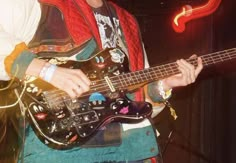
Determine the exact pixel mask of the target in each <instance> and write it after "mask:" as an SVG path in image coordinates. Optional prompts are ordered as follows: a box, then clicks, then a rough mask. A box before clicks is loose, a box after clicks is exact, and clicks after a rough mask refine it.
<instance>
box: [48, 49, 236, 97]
mask: <svg viewBox="0 0 236 163" xmlns="http://www.w3.org/2000/svg"><path fill="white" fill-rule="evenodd" d="M231 53H233V52H231ZM205 56H206V55H205ZM213 57H214V58H211V59H210V61H212V59H214V61H212V63H217V62H221V61H222V59H225V58H226V59H227V60H229V59H231V58H229V57H227V56H225V58H222V57H221V58H218V61H217V59H215V58H216V57H219V56H213ZM207 59H209V58H204V60H203V62H204V61H207ZM173 64H174V67H175V66H176V63H169V64H166V65H162V66H158V67H152V68H150V69H158V68H160V67H164V69H163V70H166V69H168V68H170V69H171V70H173V69H172V67H173V66H171V65H173ZM210 64H211V63H210ZM206 65H207V63H206ZM167 66H169V67H167ZM142 71H145V70H141V72H142ZM150 71H151V70H150ZM160 71H161V70H160ZM167 71H169V70H167ZM138 72H139V71H135V72H130V73H128V74H122V75H120V76H119V77H122V76H131V77H132V74H135V73H138ZM150 73H152V72H150ZM168 73H169V72H168ZM135 75H137V74H135ZM139 75H140V74H139ZM141 75H142V74H141ZM116 77H117V76H112V77H110V79H111V80H112V78H116ZM118 80H121V79H118ZM104 81H105V80H104V79H101V80H96V81H94V82H95V83H99V82H102V83H101V84H96V88H99V86H100V85H102V86H103V85H104ZM105 85H106V86H107V84H106V83H105ZM55 91H57V90H55ZM51 92H53V90H52V91H51Z"/></svg>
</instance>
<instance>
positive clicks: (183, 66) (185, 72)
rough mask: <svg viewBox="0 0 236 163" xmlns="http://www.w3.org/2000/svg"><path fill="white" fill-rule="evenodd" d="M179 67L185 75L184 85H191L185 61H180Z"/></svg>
mask: <svg viewBox="0 0 236 163" xmlns="http://www.w3.org/2000/svg"><path fill="white" fill-rule="evenodd" d="M178 65H179V69H180V71H181V73H182V75H183V76H182V78H183V80H184V85H186V84H189V83H191V78H190V71H189V68H188V67H187V66H186V65H185V64H183V61H181V60H179V61H178Z"/></svg>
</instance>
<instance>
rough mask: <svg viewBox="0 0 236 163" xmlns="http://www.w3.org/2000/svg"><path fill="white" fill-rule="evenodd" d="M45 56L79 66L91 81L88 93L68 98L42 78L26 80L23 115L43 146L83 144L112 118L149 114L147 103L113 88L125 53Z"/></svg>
mask: <svg viewBox="0 0 236 163" xmlns="http://www.w3.org/2000/svg"><path fill="white" fill-rule="evenodd" d="M46 59H47V60H49V61H50V62H52V63H55V64H57V65H58V66H62V67H68V68H72V69H81V70H82V71H83V72H84V73H85V74H86V75H87V76H88V77H89V79H90V80H91V81H92V82H93V84H92V87H91V91H90V92H88V93H87V94H85V95H83V96H82V97H81V98H78V99H71V98H70V97H69V96H68V95H67V94H66V93H65V92H63V91H61V90H58V89H57V88H55V87H53V86H52V85H50V84H49V83H47V82H44V81H43V80H41V79H33V78H32V77H30V78H28V79H27V80H26V81H25V83H27V84H26V87H25V93H24V97H23V98H24V104H25V105H27V108H28V109H27V111H26V115H27V117H28V119H29V122H30V124H31V126H32V128H33V129H34V131H35V133H36V134H37V136H38V137H39V139H40V140H41V141H42V142H43V143H45V144H46V145H48V146H50V147H52V148H56V149H67V148H71V147H73V146H78V145H82V144H83V143H84V142H86V140H88V139H89V138H90V137H91V136H93V135H94V134H95V133H96V131H98V130H100V129H102V128H103V127H104V126H105V125H106V124H108V123H110V122H112V121H121V122H127V123H133V122H139V121H141V120H143V119H144V118H146V117H148V116H150V115H151V113H152V107H151V105H150V104H149V103H146V102H134V101H131V100H130V99H129V98H127V97H126V95H125V93H126V91H125V90H122V89H116V82H115V81H116V80H113V79H112V78H113V77H115V76H118V75H120V74H124V73H126V72H128V70H129V68H128V65H129V64H128V60H127V58H126V55H125V54H124V53H123V52H122V51H120V50H119V49H107V50H104V51H102V52H100V53H98V54H96V55H95V56H93V57H92V58H91V59H89V60H86V61H83V62H77V61H66V60H60V59H58V58H50V59H49V58H46ZM111 81H112V82H111ZM22 88H23V85H22V87H21V88H20V89H21V91H22V90H23V89H22Z"/></svg>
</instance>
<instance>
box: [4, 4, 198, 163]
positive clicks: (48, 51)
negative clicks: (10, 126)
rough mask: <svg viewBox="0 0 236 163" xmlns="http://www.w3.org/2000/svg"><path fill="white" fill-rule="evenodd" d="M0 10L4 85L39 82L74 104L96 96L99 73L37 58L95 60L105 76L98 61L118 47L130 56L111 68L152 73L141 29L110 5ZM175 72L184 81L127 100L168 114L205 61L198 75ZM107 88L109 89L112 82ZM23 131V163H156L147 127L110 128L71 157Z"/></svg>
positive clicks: (184, 69)
mask: <svg viewBox="0 0 236 163" xmlns="http://www.w3.org/2000/svg"><path fill="white" fill-rule="evenodd" d="M0 6H1V7H0V9H1V10H0V11H1V14H0V49H1V50H0V61H1V63H2V64H1V65H0V72H1V73H0V79H1V80H9V79H11V78H13V77H17V78H19V79H24V77H25V76H26V75H30V76H34V77H37V78H40V79H41V80H42V81H45V82H46V83H50V84H52V85H53V86H54V87H56V88H58V90H62V91H64V92H66V93H67V94H68V95H69V96H70V98H71V99H76V98H78V97H81V95H83V93H86V92H87V91H89V90H90V89H91V87H92V86H93V84H94V83H92V82H91V81H90V80H91V79H93V77H94V75H95V77H97V76H96V75H97V74H96V69H95V70H94V71H92V72H91V71H90V72H91V73H89V74H87V72H86V71H89V70H90V69H91V67H89V66H88V67H87V68H88V70H87V69H86V68H84V67H81V68H76V69H71V68H69V67H60V66H55V65H54V64H52V63H51V62H52V60H50V63H49V62H47V61H46V60H42V59H39V58H38V56H40V57H49V58H52V57H57V59H54V60H53V62H54V63H55V61H56V63H61V62H62V61H64V60H60V59H58V58H63V59H65V58H66V59H70V60H71V59H73V60H79V61H88V60H92V59H94V60H95V62H96V63H95V64H94V65H96V66H97V68H98V67H99V68H101V67H103V66H105V67H106V64H107V63H104V58H102V57H100V56H99V57H98V56H94V55H95V54H96V53H98V52H99V51H101V50H103V49H106V48H116V47H118V48H120V49H122V51H123V52H125V54H124V53H116V54H114V56H112V54H111V56H112V57H111V58H112V59H111V60H112V61H113V62H114V63H123V61H124V58H126V57H127V58H128V61H129V66H128V68H129V69H130V71H137V70H141V69H144V68H148V61H147V56H146V54H145V51H144V49H143V45H142V40H141V38H140V31H139V30H138V29H139V28H138V24H137V22H136V21H135V19H134V17H133V16H132V15H130V14H129V13H128V12H127V11H125V10H124V9H122V8H120V7H119V6H117V5H116V4H114V3H112V2H110V1H109V2H108V1H105V0H104V1H103V0H39V1H36V0H9V1H7V2H4V3H3V2H0ZM58 60H59V61H58ZM109 64H110V63H109ZM177 65H178V69H179V71H180V74H177V75H174V76H170V77H168V78H165V79H162V80H159V81H155V82H152V83H150V84H148V85H147V86H145V88H144V89H143V88H140V89H139V90H138V91H136V92H135V93H132V94H129V95H128V96H129V97H130V98H131V99H133V100H137V101H144V100H146V101H149V102H151V103H152V104H153V107H154V109H155V106H156V107H158V106H159V107H163V105H157V102H163V101H164V100H166V99H168V98H169V97H170V94H171V89H172V88H174V87H178V86H186V85H188V84H191V83H193V82H194V81H195V80H196V78H197V76H198V74H199V73H200V71H201V69H202V62H201V59H200V58H198V66H197V67H196V68H195V67H194V66H193V65H191V64H189V63H187V62H186V61H185V60H183V59H181V60H178V61H177ZM110 66H111V67H110ZM122 66H123V65H122ZM122 66H121V67H122ZM85 67H86V65H85ZM93 68H94V67H93ZM113 68H114V69H116V67H115V66H114V67H112V65H109V68H108V67H107V69H105V70H106V71H107V72H110V71H111V70H110V69H113ZM121 73H122V72H121V71H120V69H116V71H113V72H112V74H113V75H119V74H121ZM106 81H107V83H109V78H108V79H106ZM108 85H109V84H108ZM109 86H111V85H109ZM109 86H107V87H109ZM111 87H112V86H111ZM110 89H112V88H110ZM91 96H92V97H93V98H94V94H92V95H90V97H89V99H90V100H91V99H93V98H92V97H91ZM95 96H96V98H97V99H96V98H95V100H94V101H93V100H91V101H89V102H91V103H93V102H96V100H101V101H105V102H107V101H106V98H107V97H106V95H103V94H101V93H100V92H98V93H96V92H95ZM117 98H119V97H117ZM61 100H62V99H61ZM93 104H94V103H93ZM99 106H100V105H99ZM72 112H73V111H72ZM52 123H53V122H52ZM25 131H26V134H25V139H24V145H23V149H22V152H21V155H20V157H19V162H20V161H24V162H25V163H27V162H34V163H37V162H55V163H59V162H63V163H64V162H76V163H78V162H79V163H83V162H84V163H90V162H91V163H93V162H144V161H145V160H151V161H155V160H156V161H158V159H157V158H158V157H159V155H160V151H159V149H158V145H157V142H156V136H155V132H154V130H153V128H152V125H151V123H150V122H149V120H148V119H144V120H142V121H141V122H137V123H135V124H128V123H122V122H115V123H109V124H107V125H106V126H105V127H103V128H102V129H100V131H99V133H98V134H95V135H94V136H92V137H91V138H90V139H89V140H88V141H86V143H85V144H83V145H82V146H75V147H74V148H72V149H67V150H56V149H54V148H51V147H49V146H48V145H47V144H48V142H47V141H45V142H44V143H42V142H41V141H40V140H39V138H38V137H37V136H36V134H35V133H34V132H33V130H32V128H31V126H30V125H27V126H26V130H25ZM114 133H116V134H114Z"/></svg>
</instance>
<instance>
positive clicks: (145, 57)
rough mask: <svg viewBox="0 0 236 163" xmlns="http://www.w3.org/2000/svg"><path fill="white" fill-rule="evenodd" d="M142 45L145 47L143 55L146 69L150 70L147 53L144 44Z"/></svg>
mask: <svg viewBox="0 0 236 163" xmlns="http://www.w3.org/2000/svg"><path fill="white" fill-rule="evenodd" d="M142 45H143V55H144V68H149V67H150V65H149V62H148V57H147V53H146V50H145V47H144V44H142Z"/></svg>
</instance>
